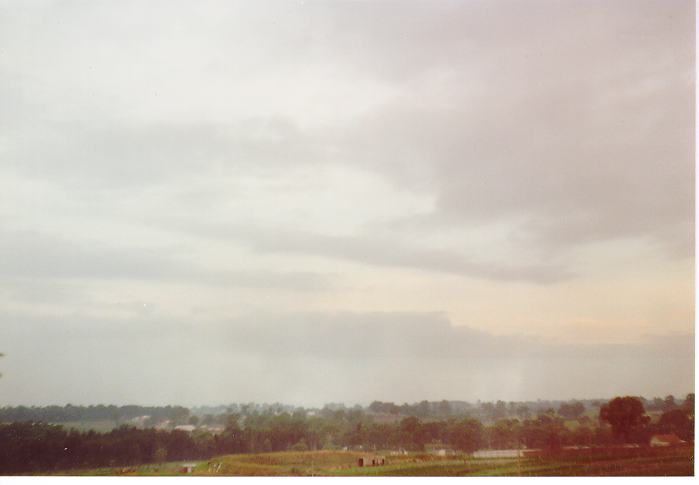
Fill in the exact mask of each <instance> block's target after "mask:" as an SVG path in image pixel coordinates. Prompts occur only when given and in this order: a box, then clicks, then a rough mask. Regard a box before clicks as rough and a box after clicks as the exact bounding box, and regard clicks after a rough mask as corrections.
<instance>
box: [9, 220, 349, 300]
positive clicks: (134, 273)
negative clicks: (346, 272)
mask: <svg viewBox="0 0 699 485" xmlns="http://www.w3.org/2000/svg"><path fill="white" fill-rule="evenodd" d="M0 254H2V255H3V258H2V259H0V282H3V281H4V282H5V284H10V285H12V286H14V285H17V284H19V285H20V286H26V285H27V284H29V285H31V282H32V280H35V281H36V282H37V283H38V285H39V286H41V283H42V282H45V281H51V280H60V279H63V280H112V279H123V280H133V281H162V282H174V283H176V284H177V283H189V284H192V283H197V284H204V285H218V286H221V285H222V286H242V287H249V288H267V289H286V290H295V291H306V290H324V289H330V288H332V287H333V286H334V285H335V280H336V278H335V276H334V275H327V274H320V273H314V272H311V271H269V270H262V269H260V270H211V269H207V268H204V267H200V266H197V265H196V264H193V263H191V262H187V261H186V260H185V259H184V258H182V257H179V258H178V251H176V250H174V249H173V248H162V247H143V246H141V247H139V246H132V247H127V246H124V245H122V246H119V247H115V246H113V245H108V244H105V243H103V242H98V241H93V242H92V243H91V242H89V241H84V242H76V241H72V240H66V239H62V238H57V237H52V236H47V235H45V234H41V233H36V232H31V231H26V232H20V231H5V230H0ZM180 256H181V254H180ZM17 279H21V280H23V282H19V283H18V282H17Z"/></svg>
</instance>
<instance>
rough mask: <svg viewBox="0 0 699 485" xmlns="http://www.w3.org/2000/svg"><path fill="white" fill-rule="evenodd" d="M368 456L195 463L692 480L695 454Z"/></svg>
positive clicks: (286, 472)
mask: <svg viewBox="0 0 699 485" xmlns="http://www.w3.org/2000/svg"><path fill="white" fill-rule="evenodd" d="M364 455H366V454H362V453H360V452H351V451H315V452H283V453H263V454H255V455H228V456H221V457H216V458H212V459H211V460H206V461H191V462H188V463H195V464H196V467H195V468H194V471H193V475H198V476H311V475H318V476H692V475H693V474H694V449H693V448H692V447H688V446H685V447H676V448H669V449H650V448H637V449H623V448H622V449H620V448H615V449H604V450H574V451H573V450H570V451H566V452H562V453H557V454H548V455H545V456H536V457H527V458H519V459H518V458H501V459H492V458H491V459H474V458H470V457H466V456H455V457H454V456H452V457H437V456H433V455H426V454H409V455H400V456H390V455H388V454H386V455H385V456H386V464H385V465H384V466H377V467H358V466H357V459H358V458H359V457H361V456H364ZM185 462H187V461H181V462H171V463H160V464H155V465H142V466H138V467H123V468H102V469H92V470H70V471H66V472H61V473H59V474H61V475H90V476H98V475H136V476H175V475H184V474H185V473H184V472H183V471H182V464H183V463H185Z"/></svg>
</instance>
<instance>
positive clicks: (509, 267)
mask: <svg viewBox="0 0 699 485" xmlns="http://www.w3.org/2000/svg"><path fill="white" fill-rule="evenodd" d="M174 226H177V227H180V228H181V229H183V230H190V231H191V230H195V231H196V233H197V234H204V235H208V236H213V237H218V238H222V239H224V240H233V241H239V242H243V243H246V244H248V245H250V246H251V247H252V248H253V249H255V250H257V251H261V252H272V253H284V254H294V253H297V254H304V255H309V256H321V257H327V258H337V259H343V260H347V261H353V262H357V263H361V264H367V265H374V266H384V267H397V268H410V269H418V270H423V271H432V272H438V273H446V274H454V275H459V276H464V277H471V278H483V279H489V280H496V281H525V282H531V283H537V284H551V283H556V282H559V281H562V280H566V279H569V278H571V277H573V276H574V275H573V274H572V273H571V272H570V271H568V270H567V269H566V268H563V267H561V266H557V265H554V264H546V263H542V264H505V263H498V262H488V263H481V262H475V261H471V260H469V258H468V257H467V256H464V255H461V254H458V253H456V252H453V251H447V250H437V249H429V248H422V247H419V246H416V245H411V244H410V243H405V242H402V241H398V240H396V239H394V238H389V239H387V238H380V237H378V236H377V235H376V234H359V235H356V236H330V235H324V234H314V233H311V232H306V231H300V230H294V229H289V228H282V227H277V228H275V229H269V228H263V227H256V226H252V225H236V224H220V225H209V224H200V223H195V222H191V221H190V222H188V223H181V222H180V223H175V224H174Z"/></svg>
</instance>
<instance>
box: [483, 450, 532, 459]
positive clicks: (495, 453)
mask: <svg viewBox="0 0 699 485" xmlns="http://www.w3.org/2000/svg"><path fill="white" fill-rule="evenodd" d="M471 456H473V458H519V457H521V456H524V450H478V451H474V452H473V454H472V455H471Z"/></svg>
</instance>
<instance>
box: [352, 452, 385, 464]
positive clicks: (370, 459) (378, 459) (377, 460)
mask: <svg viewBox="0 0 699 485" xmlns="http://www.w3.org/2000/svg"><path fill="white" fill-rule="evenodd" d="M385 464H386V459H385V458H384V457H383V456H377V455H370V456H362V457H360V458H359V459H358V460H357V466H360V467H364V466H381V465H385Z"/></svg>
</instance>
